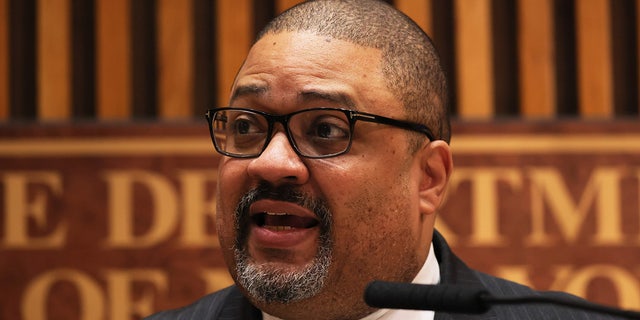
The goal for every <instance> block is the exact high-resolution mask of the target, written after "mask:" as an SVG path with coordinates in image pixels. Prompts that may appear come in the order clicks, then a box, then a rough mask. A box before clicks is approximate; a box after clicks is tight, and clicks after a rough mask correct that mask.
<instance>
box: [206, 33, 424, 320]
mask: <svg viewBox="0 0 640 320" xmlns="http://www.w3.org/2000/svg"><path fill="white" fill-rule="evenodd" d="M230 105H231V106H233V107H244V108H251V109H256V110H261V111H264V112H268V113H271V114H287V113H290V112H294V111H298V110H302V109H308V108H315V107H334V108H347V109H356V110H359V111H363V112H369V113H375V114H378V115H383V116H387V117H392V118H396V119H406V117H405V115H404V113H403V111H402V107H401V104H400V102H399V101H398V99H397V98H396V97H394V95H393V94H392V93H391V92H389V90H388V89H387V87H386V85H385V82H384V78H383V73H382V66H381V53H380V51H379V50H377V49H372V48H365V47H361V46H358V45H354V44H351V43H348V42H345V41H341V40H336V39H333V38H328V37H321V36H317V35H314V34H310V33H297V32H294V33H290V32H285V33H279V34H275V35H273V34H270V35H266V36H264V37H263V38H262V39H261V40H260V41H258V42H257V43H256V44H255V45H254V46H253V48H252V49H251V52H250V53H249V55H248V57H247V60H246V61H245V63H244V65H243V66H242V68H241V69H240V71H239V73H238V75H237V78H236V81H235V83H234V86H233V89H232V97H231V101H230ZM407 138H408V135H407V133H406V131H404V130H402V129H398V128H395V127H391V126H386V125H380V124H374V123H367V122H357V124H356V126H355V130H354V133H353V142H352V146H351V150H350V151H349V152H348V153H347V154H344V155H341V156H337V157H333V158H326V159H306V158H301V157H299V156H298V155H297V154H296V153H295V151H294V150H293V148H292V146H291V145H290V144H289V142H288V140H287V138H286V135H285V133H284V130H283V128H282V126H281V125H279V124H277V125H276V127H275V133H274V135H273V138H272V140H271V142H270V143H269V145H268V146H267V148H266V150H264V152H263V153H262V154H261V155H260V156H259V157H257V158H252V159H237V158H229V157H223V159H222V160H221V163H220V168H219V185H218V202H217V206H218V207H217V220H218V221H217V224H218V233H219V237H220V242H221V245H222V249H223V251H224V255H225V259H226V261H227V264H228V265H229V269H230V271H231V273H232V276H233V277H234V279H235V280H236V282H237V283H238V284H239V285H240V287H241V288H242V289H243V290H245V292H248V295H249V296H250V298H251V300H252V301H253V303H254V304H256V305H257V306H258V307H260V308H261V309H262V310H264V311H266V312H268V313H271V314H274V315H276V316H281V317H284V316H287V317H306V318H311V317H312V316H313V315H316V316H318V317H320V316H322V317H332V316H334V317H338V316H341V317H344V316H346V315H349V316H360V315H364V314H366V313H368V312H371V310H370V309H368V307H366V306H365V304H364V302H363V299H362V295H363V292H364V288H365V286H366V284H367V283H369V282H370V281H372V280H374V279H382V280H389V281H411V280H412V278H413V277H414V276H415V274H416V273H417V271H418V270H419V268H420V267H421V266H422V263H423V262H424V259H425V257H426V252H427V246H428V243H429V242H430V241H431V238H430V228H426V227H425V226H429V225H431V224H432V221H427V222H425V220H428V219H431V217H429V218H428V219H426V218H425V215H421V214H420V213H419V211H420V209H419V207H418V202H419V200H418V198H419V194H418V189H419V188H420V183H421V182H420V180H421V177H422V176H423V174H422V170H421V164H420V161H419V160H418V159H417V158H418V157H414V156H412V155H411V154H410V152H409V151H408V149H407V148H408V139H407ZM431 216H433V215H431ZM427 229H429V231H428V232H425V230H427Z"/></svg>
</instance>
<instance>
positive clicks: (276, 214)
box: [265, 212, 287, 216]
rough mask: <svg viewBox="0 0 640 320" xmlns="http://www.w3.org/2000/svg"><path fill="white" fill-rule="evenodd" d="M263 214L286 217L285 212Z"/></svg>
mask: <svg viewBox="0 0 640 320" xmlns="http://www.w3.org/2000/svg"><path fill="white" fill-rule="evenodd" d="M265 213H266V214H268V215H270V216H286V215H287V213H286V212H265Z"/></svg>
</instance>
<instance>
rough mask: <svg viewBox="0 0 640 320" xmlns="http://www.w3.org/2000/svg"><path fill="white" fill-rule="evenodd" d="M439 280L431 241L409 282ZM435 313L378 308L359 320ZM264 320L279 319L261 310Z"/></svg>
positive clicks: (422, 319)
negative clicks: (416, 271) (424, 258)
mask: <svg viewBox="0 0 640 320" xmlns="http://www.w3.org/2000/svg"><path fill="white" fill-rule="evenodd" d="M439 282H440V265H439V264H438V260H437V259H436V255H435V253H434V252H433V243H432V244H431V246H430V247H429V255H428V256H427V260H426V261H425V262H424V265H422V269H420V271H419V272H418V274H417V275H416V277H415V278H414V279H413V281H411V283H419V284H438V283H439ZM434 315H435V313H434V312H433V311H427V310H391V309H380V310H378V311H376V312H374V313H372V314H370V315H368V316H366V317H364V318H362V319H361V320H433V318H434ZM262 318H263V319H264V320H281V319H280V318H276V317H274V316H272V315H270V314H267V313H265V312H264V311H263V312H262Z"/></svg>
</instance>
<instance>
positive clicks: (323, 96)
mask: <svg viewBox="0 0 640 320" xmlns="http://www.w3.org/2000/svg"><path fill="white" fill-rule="evenodd" d="M269 89H270V88H269V87H268V86H263V85H257V84H251V85H243V86H238V87H236V88H235V90H234V91H233V95H232V96H231V100H230V102H231V103H233V101H234V100H235V99H237V98H241V97H246V96H262V95H264V94H266V93H267V92H268V91H269ZM298 97H299V99H300V100H301V102H313V101H328V102H332V103H336V104H339V105H342V106H344V107H346V108H348V109H356V103H355V102H354V101H353V99H351V97H349V96H348V95H346V94H344V93H342V92H334V91H319V90H307V91H302V92H300V93H298Z"/></svg>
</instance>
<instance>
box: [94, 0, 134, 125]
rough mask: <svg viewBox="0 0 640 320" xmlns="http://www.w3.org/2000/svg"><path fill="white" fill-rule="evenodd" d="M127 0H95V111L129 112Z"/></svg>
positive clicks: (115, 115)
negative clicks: (96, 71) (96, 72)
mask: <svg viewBox="0 0 640 320" xmlns="http://www.w3.org/2000/svg"><path fill="white" fill-rule="evenodd" d="M129 13H130V0H96V19H97V34H98V36H97V48H96V49H97V50H96V51H97V52H96V55H97V70H98V74H97V87H98V89H97V109H98V110H97V111H98V112H97V114H98V117H99V118H102V119H126V118H127V117H128V116H129V115H130V114H131V99H130V97H131V60H130V59H131V43H130V42H131V33H130V14H129Z"/></svg>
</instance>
